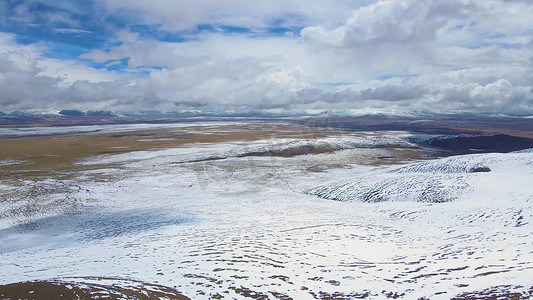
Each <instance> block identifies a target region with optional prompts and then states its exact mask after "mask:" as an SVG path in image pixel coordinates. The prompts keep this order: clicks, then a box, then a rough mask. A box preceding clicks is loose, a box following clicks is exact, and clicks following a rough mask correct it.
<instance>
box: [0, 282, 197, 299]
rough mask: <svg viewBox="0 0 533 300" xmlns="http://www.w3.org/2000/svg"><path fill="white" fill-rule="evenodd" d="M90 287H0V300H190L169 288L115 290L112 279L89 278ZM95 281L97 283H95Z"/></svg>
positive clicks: (151, 286) (56, 284) (25, 284)
mask: <svg viewBox="0 0 533 300" xmlns="http://www.w3.org/2000/svg"><path fill="white" fill-rule="evenodd" d="M91 279H92V281H91V283H78V282H68V281H61V280H51V281H30V282H21V283H12V284H7V285H1V286H0V298H1V299H38V300H41V299H42V300H49V299H58V300H61V299H65V300H71V299H180V300H186V299H189V298H188V297H186V296H183V295H182V294H180V293H179V292H177V291H176V290H174V289H171V288H169V287H165V286H160V285H155V284H147V283H142V282H138V281H134V282H132V283H135V286H134V285H130V286H124V287H123V286H118V285H116V284H112V283H113V282H112V281H113V280H114V279H110V278H97V279H95V278H91ZM95 281H96V282H97V283H95Z"/></svg>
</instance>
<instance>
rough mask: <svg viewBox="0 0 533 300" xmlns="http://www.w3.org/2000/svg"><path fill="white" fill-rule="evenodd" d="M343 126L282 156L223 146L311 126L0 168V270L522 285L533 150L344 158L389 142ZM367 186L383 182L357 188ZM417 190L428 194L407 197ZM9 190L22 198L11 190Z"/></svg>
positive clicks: (432, 288)
mask: <svg viewBox="0 0 533 300" xmlns="http://www.w3.org/2000/svg"><path fill="white" fill-rule="evenodd" d="M402 134H403V133H402ZM391 138H392V139H393V136H391ZM326 141H328V142H329V143H330V144H332V143H333V142H334V141H329V140H327V139H326ZM348 141H351V142H354V143H355V142H357V143H361V141H360V140H357V141H354V140H353V138H352V137H343V138H341V139H339V140H337V141H335V143H339V144H340V145H341V146H339V151H335V152H332V153H323V154H316V155H302V156H295V157H290V158H283V157H253V156H244V157H242V156H239V155H233V154H234V153H241V154H242V153H250V152H253V151H255V150H257V149H262V150H265V149H267V150H269V149H278V148H279V147H285V146H287V145H292V146H294V143H316V142H318V143H323V142H324V140H321V141H315V142H310V141H307V142H305V141H294V140H283V141H269V142H268V143H267V142H265V141H258V142H253V143H245V142H240V143H226V144H218V145H196V146H194V147H193V146H191V147H188V148H176V149H168V150H159V151H144V152H134V153H130V154H118V155H108V156H100V157H95V158H90V159H87V160H85V161H83V162H80V163H84V164H105V163H113V166H112V167H106V168H105V169H97V170H92V171H86V172H83V173H81V174H80V175H79V176H78V177H76V178H75V179H70V180H52V179H50V180H47V181H44V182H25V183H24V184H21V185H17V186H13V185H12V184H11V183H8V182H4V183H2V184H0V187H2V188H1V189H0V192H1V193H2V195H3V197H4V198H3V199H4V200H3V202H2V203H6V204H5V205H3V206H2V212H1V216H2V222H1V223H0V283H11V282H18V281H26V280H35V279H52V278H67V277H68V278H70V277H83V276H102V277H117V278H130V279H137V280H142V281H144V282H152V283H158V284H162V285H166V286H170V287H175V288H176V289H177V290H179V291H180V292H182V293H183V294H184V295H187V296H189V297H191V298H195V299H196V298H198V299H204V298H209V297H211V296H216V295H217V294H218V295H221V296H223V297H225V298H228V299H232V298H237V299H241V298H244V295H245V294H246V293H248V294H249V295H259V296H260V295H264V296H265V297H269V298H270V299H276V298H281V297H282V296H283V295H285V296H287V297H291V298H294V299H316V298H319V299H320V298H321V297H326V295H333V296H335V295H338V296H339V297H340V295H344V296H345V298H350V297H352V298H356V297H359V296H364V295H368V296H369V297H370V298H372V299H382V298H383V299H385V298H387V297H392V296H394V295H397V296H401V295H403V297H404V298H405V299H417V298H418V297H428V298H431V299H450V298H452V297H454V296H457V295H461V294H463V293H468V292H475V291H480V290H484V289H487V288H491V287H498V288H500V289H505V290H506V291H510V292H513V291H514V292H524V293H525V292H526V291H528V290H529V289H530V288H531V285H532V281H531V278H533V223H532V222H533V184H532V183H533V180H532V179H533V163H532V162H533V153H509V154H477V155H466V156H460V157H450V158H444V159H439V160H434V161H429V162H413V163H411V164H408V165H405V166H362V165H359V164H357V163H355V162H356V160H355V159H354V158H355V157H359V158H361V157H363V158H364V157H366V156H370V155H376V152H377V153H380V151H381V152H384V154H386V150H384V149H381V148H372V144H370V146H369V145H366V144H365V146H364V147H362V148H359V147H352V146H353V145H352V146H350V147H348V146H347V147H344V146H342V145H346V143H347V142H348ZM396 142H398V141H395V143H396ZM269 143H270V144H269ZM291 143H292V144H291ZM348 143H349V142H348ZM375 143H377V144H379V145H381V144H382V143H383V141H375ZM357 145H359V144H357ZM250 149H252V150H253V151H252V150H250ZM247 151H248V152H247ZM212 156H217V157H218V156H220V157H219V159H217V160H205V159H202V158H209V157H212ZM352 162H353V163H352ZM316 166H327V167H328V168H326V169H325V170H323V169H321V171H320V172H316V171H312V170H313V168H314V167H316ZM474 166H486V167H489V168H490V172H470V170H471V168H472V167H474ZM355 183H356V184H355ZM32 186H33V187H34V188H35V187H36V186H38V187H39V188H41V189H44V190H46V191H48V192H47V193H40V194H39V193H33V192H30V191H33V190H34V189H32ZM338 189H342V191H340V192H339V191H338ZM365 189H366V190H371V189H376V193H378V194H379V193H382V194H383V195H385V196H384V198H383V197H382V198H383V199H381V202H371V203H369V202H363V201H361V199H360V194H361V193H362V192H361V191H362V190H365ZM320 190H321V191H326V192H330V193H335V191H337V192H338V195H337V194H336V195H337V198H335V199H337V200H343V201H334V200H328V199H324V198H328V197H327V193H326V192H324V193H325V194H324V193H322V194H320V193H318V192H317V191H320ZM366 190H365V191H366ZM398 190H400V191H402V192H398ZM426 190H429V191H430V192H429V193H430V196H428V197H429V198H423V199H430V200H431V201H429V200H428V201H421V200H420V199H422V198H420V197H421V196H420V195H422V194H424V193H426V194H427V193H428V192H427V191H426ZM438 191H441V193H439V192H438ZM442 191H445V192H442ZM404 192H405V193H404ZM24 193H26V194H24ZM431 193H433V194H431ZM15 194H16V195H22V196H20V197H22V199H26V198H27V200H24V201H22V200H19V201H18V202H17V201H9V199H8V198H9V197H11V196H12V195H15ZM316 195H319V196H320V197H317V196H316ZM402 195H404V196H405V197H402ZM439 195H440V196H446V197H448V198H446V201H447V202H443V203H436V202H441V201H439V199H438V198H437V197H439ZM24 197H26V198H24ZM321 197H322V198H321ZM333 198H334V197H333ZM30 199H31V200H30ZM20 202H23V204H24V205H27V206H28V207H22V208H24V209H22V212H20V211H19V210H17V209H21V207H18V206H20V205H21V204H20ZM25 212H27V213H25ZM503 286H505V287H503ZM265 299H266V298H265Z"/></svg>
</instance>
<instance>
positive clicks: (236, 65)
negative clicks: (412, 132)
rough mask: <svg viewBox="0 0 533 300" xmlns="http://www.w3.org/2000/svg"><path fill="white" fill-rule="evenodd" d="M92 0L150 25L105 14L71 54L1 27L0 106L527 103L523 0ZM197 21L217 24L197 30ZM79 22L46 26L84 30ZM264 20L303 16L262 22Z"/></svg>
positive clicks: (532, 60) (532, 108) (532, 99)
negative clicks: (100, 35) (92, 41)
mask: <svg viewBox="0 0 533 300" xmlns="http://www.w3.org/2000/svg"><path fill="white" fill-rule="evenodd" d="M96 3H97V4H98V5H97V6H98V7H101V8H102V9H103V11H102V13H104V14H107V16H108V17H109V18H112V17H120V18H126V17H128V18H132V20H133V21H132V22H136V23H137V24H138V25H141V26H145V28H150V30H144V31H143V30H137V31H136V28H137V29H138V27H135V26H130V27H128V26H126V27H120V26H119V27H116V24H113V26H115V27H113V26H111V25H110V28H113V30H114V34H113V36H112V37H111V38H110V39H108V40H107V41H106V42H105V43H101V44H99V45H98V46H97V47H93V48H91V49H89V50H87V51H85V52H84V53H82V54H81V55H80V56H79V57H74V58H69V59H59V58H57V57H50V56H49V55H48V53H49V47H51V46H53V45H50V43H47V42H36V43H30V44H27V43H26V44H22V43H20V42H18V41H17V39H16V36H15V35H13V34H1V33H0V64H1V65H0V87H1V89H2V93H1V94H0V110H13V109H21V108H61V109H62V108H76V109H113V110H119V111H136V110H146V109H149V110H154V109H155V110H161V111H170V110H180V109H183V110H188V109H195V110H220V111H223V110H257V109H269V110H273V109H277V110H288V111H290V110H292V111H321V110H334V111H339V112H343V111H347V112H353V111H354V110H359V111H372V110H378V111H387V110H389V111H393V110H394V111H416V110H424V111H428V110H430V111H434V112H440V113H453V112H474V113H475V112H478V113H505V114H512V115H531V114H533V94H532V89H533V75H532V74H533V72H532V71H533V42H532V39H531V37H530V36H531V31H532V30H533V19H532V18H531V17H530V16H531V15H533V4H531V3H530V2H528V1H503V0H487V1H473V0H450V1H436V0H420V1H415V0H382V1H355V0H353V1H352V0H344V1H338V2H335V3H331V2H329V1H328V2H326V1H321V0H317V1H312V2H309V1H291V2H290V3H286V1H277V0H276V1H269V2H250V3H248V2H247V3H245V4H243V2H242V1H229V2H224V3H222V2H220V1H213V0H202V1H163V0H156V1H155V2H153V1H151V2H150V3H147V2H146V1H136V0H134V1H121V0H118V1H108V0H97V2H96ZM68 9H70V8H68V7H65V8H64V9H63V10H62V12H63V13H65V11H68ZM73 9H74V8H73ZM19 10H20V13H19V14H18V15H19V16H20V18H30V17H29V16H28V14H25V10H24V6H21V8H19ZM77 13H79V11H78V12H77ZM58 16H60V14H58ZM67 17H68V16H67ZM67 19H68V18H67ZM58 22H59V21H58ZM62 22H63V23H65V24H67V23H68V22H67V21H62ZM56 23H57V22H56ZM206 24H207V25H210V26H212V28H214V29H215V30H208V31H195V28H198V26H203V25H206ZM83 25H84V24H74V23H73V26H72V27H60V28H58V29H57V30H56V32H58V33H61V31H58V30H62V28H63V29H64V31H63V32H62V33H76V34H63V36H76V35H79V34H82V33H83V34H86V35H94V33H93V34H89V31H91V28H88V27H84V26H83ZM154 26H155V27H154ZM224 26H239V27H246V28H247V29H248V30H247V31H246V30H245V31H244V32H237V31H234V32H232V31H231V30H229V31H228V30H216V28H218V27H220V28H222V27H224ZM272 26H278V27H282V28H284V26H285V27H290V28H292V30H294V28H302V29H301V31H299V32H298V31H295V32H292V33H291V34H285V33H280V34H267V33H265V32H266V31H267V30H268V28H270V27H272ZM68 28H87V29H84V30H82V31H83V32H82V31H80V32H78V31H76V30H72V29H68ZM85 30H86V31H87V32H85ZM150 32H157V34H152V33H150ZM165 34H169V35H175V34H179V35H180V36H181V37H184V38H183V39H181V40H178V41H176V40H173V39H168V38H164V37H165Z"/></svg>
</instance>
